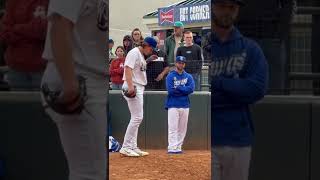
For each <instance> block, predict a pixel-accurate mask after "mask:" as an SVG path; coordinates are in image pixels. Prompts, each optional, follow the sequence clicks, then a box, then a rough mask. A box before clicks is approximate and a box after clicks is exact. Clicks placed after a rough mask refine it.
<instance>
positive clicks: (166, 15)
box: [160, 9, 174, 24]
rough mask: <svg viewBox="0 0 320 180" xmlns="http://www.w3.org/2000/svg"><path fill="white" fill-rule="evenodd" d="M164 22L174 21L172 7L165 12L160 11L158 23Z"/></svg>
mask: <svg viewBox="0 0 320 180" xmlns="http://www.w3.org/2000/svg"><path fill="white" fill-rule="evenodd" d="M164 22H170V23H173V22H174V9H170V10H169V11H167V12H163V11H160V24H162V23H164Z"/></svg>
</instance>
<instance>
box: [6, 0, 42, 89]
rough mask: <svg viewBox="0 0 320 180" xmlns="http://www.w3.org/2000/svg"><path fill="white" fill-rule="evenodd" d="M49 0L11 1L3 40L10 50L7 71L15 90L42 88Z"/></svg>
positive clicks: (7, 8)
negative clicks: (43, 54) (43, 55)
mask: <svg viewBox="0 0 320 180" xmlns="http://www.w3.org/2000/svg"><path fill="white" fill-rule="evenodd" d="M47 7H48V0H24V1H21V0H9V1H7V4H6V13H5V16H4V18H3V22H2V26H3V28H2V30H1V32H0V41H1V42H3V43H4V44H5V45H6V47H7V49H6V52H5V61H6V64H7V65H8V67H9V68H10V70H9V72H8V73H7V74H6V78H7V81H8V83H9V85H10V87H11V89H12V90H38V89H39V87H40V82H41V78H42V73H43V71H44V69H45V66H46V61H45V60H43V59H42V57H41V55H42V52H43V48H44V42H45V37H46V31H47V30H46V29H47V18H46V15H47Z"/></svg>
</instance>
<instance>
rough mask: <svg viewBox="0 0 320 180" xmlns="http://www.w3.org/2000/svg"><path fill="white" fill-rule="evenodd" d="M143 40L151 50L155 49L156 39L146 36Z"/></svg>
mask: <svg viewBox="0 0 320 180" xmlns="http://www.w3.org/2000/svg"><path fill="white" fill-rule="evenodd" d="M143 42H144V43H146V44H147V45H149V46H150V47H151V48H152V50H153V51H157V41H156V40H155V39H154V38H152V37H146V38H144V40H143Z"/></svg>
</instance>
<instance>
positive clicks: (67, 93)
mask: <svg viewBox="0 0 320 180" xmlns="http://www.w3.org/2000/svg"><path fill="white" fill-rule="evenodd" d="M79 93H80V92H79V82H78V81H77V80H73V81H71V82H70V83H67V84H66V85H65V86H64V87H63V93H62V96H61V97H60V98H59V102H60V103H63V104H69V106H68V109H69V110H70V111H72V110H74V109H76V108H77V107H78V106H79V104H80V101H81V99H80V98H78V97H79Z"/></svg>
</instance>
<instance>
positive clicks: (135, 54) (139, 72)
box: [120, 37, 157, 157]
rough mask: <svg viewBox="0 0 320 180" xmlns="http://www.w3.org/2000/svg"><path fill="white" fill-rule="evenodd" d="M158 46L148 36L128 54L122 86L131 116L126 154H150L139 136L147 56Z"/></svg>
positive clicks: (122, 153)
mask: <svg viewBox="0 0 320 180" xmlns="http://www.w3.org/2000/svg"><path fill="white" fill-rule="evenodd" d="M156 48H157V42H156V41H155V39H153V38H152V37H146V38H145V39H144V41H143V43H142V45H141V46H138V47H136V48H134V49H132V50H130V51H129V53H128V54H127V56H126V60H125V64H124V66H125V71H124V75H123V80H124V83H123V87H122V88H123V89H125V90H126V92H127V96H126V95H125V94H124V98H125V99H126V100H127V103H128V107H129V110H130V115H131V118H130V122H129V125H128V127H127V131H126V134H125V136H124V142H123V145H122V148H121V149H120V154H121V155H124V156H129V157H140V156H146V155H148V154H149V153H148V152H144V151H142V150H140V149H139V148H138V145H137V137H138V129H139V126H140V124H141V122H142V119H143V92H144V87H145V85H146V84H147V76H146V67H147V62H146V59H145V57H148V56H151V55H152V54H154V52H155V51H156ZM135 88H136V90H135Z"/></svg>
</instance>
